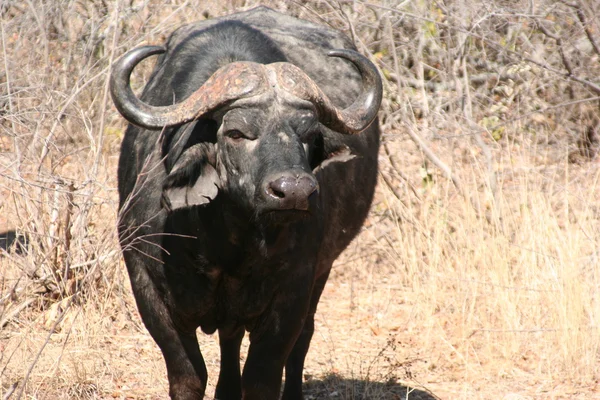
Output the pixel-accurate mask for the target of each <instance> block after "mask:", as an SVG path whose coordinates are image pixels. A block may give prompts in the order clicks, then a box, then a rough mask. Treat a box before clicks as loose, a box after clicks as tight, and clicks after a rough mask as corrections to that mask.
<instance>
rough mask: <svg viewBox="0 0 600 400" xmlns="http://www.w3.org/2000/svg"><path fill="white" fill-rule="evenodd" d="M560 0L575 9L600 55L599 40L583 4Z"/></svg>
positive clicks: (586, 33)
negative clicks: (590, 24) (597, 40)
mask: <svg viewBox="0 0 600 400" xmlns="http://www.w3.org/2000/svg"><path fill="white" fill-rule="evenodd" d="M560 2H561V3H563V4H564V5H567V6H569V7H571V8H574V9H575V13H576V14H577V19H579V22H581V26H582V27H583V30H584V32H585V35H586V36H587V38H588V40H589V41H590V43H591V45H592V47H593V48H594V51H595V52H596V54H598V55H599V56H600V46H599V45H598V42H596V38H594V35H593V33H592V30H591V29H590V27H589V22H588V21H587V17H586V16H585V13H584V12H583V10H582V8H581V5H580V4H577V3H569V2H567V1H564V0H560Z"/></svg>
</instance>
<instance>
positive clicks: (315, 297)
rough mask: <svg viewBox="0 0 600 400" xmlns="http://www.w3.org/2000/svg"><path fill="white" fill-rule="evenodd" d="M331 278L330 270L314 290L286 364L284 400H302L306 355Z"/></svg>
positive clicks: (319, 280) (320, 278)
mask: <svg viewBox="0 0 600 400" xmlns="http://www.w3.org/2000/svg"><path fill="white" fill-rule="evenodd" d="M328 277H329V270H328V271H327V273H325V274H323V275H322V276H321V277H319V279H318V280H317V282H316V283H315V286H314V288H313V292H312V294H311V299H310V307H309V309H308V315H307V316H306V320H305V321H304V326H303V327H302V332H301V333H300V336H299V337H298V340H296V344H294V348H293V349H292V352H291V353H290V356H289V357H288V359H287V362H286V364H285V387H284V389H283V397H282V400H302V398H303V396H302V371H303V370H304V360H305V359H306V353H307V352H308V348H309V347H310V341H311V339H312V336H313V333H314V331H315V312H316V311H317V304H318V303H319V299H320V298H321V293H323V289H324V288H325V283H327V278H328Z"/></svg>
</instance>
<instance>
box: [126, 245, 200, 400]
mask: <svg viewBox="0 0 600 400" xmlns="http://www.w3.org/2000/svg"><path fill="white" fill-rule="evenodd" d="M124 256H125V261H126V264H127V267H128V270H129V275H130V279H131V286H132V288H133V294H134V296H135V300H136V303H137V306H138V310H139V312H140V314H141V316H142V320H143V322H144V325H146V329H148V332H150V335H151V336H152V338H153V339H154V341H155V342H156V344H157V345H158V347H160V350H161V351H162V354H163V357H164V359H165V363H166V366H167V375H168V378H169V395H170V396H171V398H172V399H173V400H201V399H203V398H204V392H205V389H206V381H207V371H206V365H205V364H204V359H203V358H202V354H201V353H200V348H199V346H198V340H197V339H196V333H195V331H191V332H182V331H181V330H178V329H177V328H176V326H175V324H174V323H173V318H172V315H171V313H170V311H169V308H168V307H167V306H166V304H165V303H164V295H162V293H160V292H159V291H158V289H157V287H156V285H155V284H154V282H153V281H152V279H151V278H150V276H149V275H148V271H147V268H150V267H148V266H147V264H149V263H152V261H148V260H147V259H140V256H138V254H134V252H133V251H127V252H124ZM151 267H152V268H160V266H158V265H152V266H151Z"/></svg>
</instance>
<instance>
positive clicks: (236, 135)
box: [225, 129, 248, 142]
mask: <svg viewBox="0 0 600 400" xmlns="http://www.w3.org/2000/svg"><path fill="white" fill-rule="evenodd" d="M225 136H226V137H228V138H229V139H231V140H232V141H234V142H240V141H241V140H242V139H248V137H246V135H244V134H243V133H242V132H241V131H238V130H237V129H231V130H229V131H227V132H225Z"/></svg>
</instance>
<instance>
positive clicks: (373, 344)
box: [0, 0, 600, 400]
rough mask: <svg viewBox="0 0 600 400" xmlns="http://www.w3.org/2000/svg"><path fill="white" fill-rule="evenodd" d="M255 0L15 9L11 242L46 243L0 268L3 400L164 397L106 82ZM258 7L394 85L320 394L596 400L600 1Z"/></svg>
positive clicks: (206, 349) (320, 371)
mask: <svg viewBox="0 0 600 400" xmlns="http://www.w3.org/2000/svg"><path fill="white" fill-rule="evenodd" d="M257 4H258V1H254V0H247V1H243V0H228V1H223V2H221V1H216V0H211V1H196V0H171V1H154V0H128V1H123V0H113V1H106V0H92V1H80V0H65V1H60V2H55V1H42V0H27V1H13V0H6V1H3V2H1V3H0V18H1V19H0V28H1V29H0V42H1V44H2V46H1V48H2V52H1V53H0V84H1V86H0V88H1V89H0V231H4V230H8V229H17V230H18V231H19V232H21V233H24V234H26V235H27V237H28V238H29V245H28V246H29V249H28V251H27V252H26V253H25V254H16V253H3V254H1V255H0V271H1V272H0V352H1V354H0V396H2V399H3V400H6V399H9V398H11V399H17V398H34V399H55V398H65V399H66V398H75V399H79V398H81V399H90V398H152V399H154V398H165V397H166V392H167V390H166V376H165V369H164V365H163V361H162V357H161V355H160V352H159V351H158V349H157V348H156V347H155V345H154V343H153V342H152V340H151V339H150V337H149V336H148V334H147V333H146V331H145V329H144V328H143V326H142V325H141V321H140V319H139V316H138V315H137V311H136V308H135V304H134V302H133V299H132V296H131V294H130V288H129V286H128V285H129V283H128V279H127V277H126V273H125V270H124V266H123V264H122V261H121V259H120V255H119V246H118V242H117V239H116V235H115V220H116V208H117V206H116V203H117V199H116V190H115V187H116V179H115V176H116V166H115V164H116V159H117V157H118V148H119V144H120V140H121V138H122V135H123V131H124V128H125V123H124V122H123V120H122V119H121V118H120V117H119V115H118V113H117V112H116V111H115V110H114V108H113V106H112V104H111V102H110V101H109V97H108V94H107V82H108V74H109V71H110V68H109V67H110V65H111V62H112V61H113V60H114V59H116V57H118V56H119V55H121V54H122V53H123V52H125V51H126V50H128V49H130V48H132V47H134V46H137V45H140V44H143V43H148V44H156V43H162V42H163V41H164V39H165V38H166V37H167V36H168V34H169V33H170V32H172V30H173V29H174V28H175V27H177V26H179V25H180V24H182V23H185V22H191V21H193V20H197V19H202V18H208V17H211V16H216V15H222V14H225V13H229V12H232V11H233V10H241V9H245V8H249V7H252V6H255V5H257ZM263 4H265V5H269V6H271V7H273V8H275V9H278V10H281V11H286V12H289V13H291V14H294V15H298V16H300V17H302V18H306V19H309V20H312V21H315V22H319V23H323V24H329V25H332V26H334V27H337V28H339V29H342V30H343V31H345V32H347V33H348V35H350V36H352V37H353V38H354V40H355V42H356V44H357V47H358V48H359V50H360V51H361V52H362V53H363V54H366V55H368V56H369V57H371V59H372V60H374V61H375V62H376V63H377V65H378V66H379V68H380V69H381V72H382V75H383V76H384V78H385V82H384V84H385V90H386V94H385V98H384V104H383V107H382V111H381V114H380V119H381V121H382V125H383V131H384V146H383V148H382V152H381V157H380V160H381V180H380V185H379V191H378V195H377V199H376V203H375V204H374V206H373V210H372V213H371V216H370V218H369V221H368V223H367V225H366V226H365V228H364V231H363V233H362V234H361V236H360V237H359V238H358V239H357V240H356V241H355V242H354V243H353V245H352V246H351V247H350V248H349V249H348V251H347V252H346V253H345V254H344V256H343V259H341V260H339V262H338V263H337V264H336V266H335V267H334V272H333V276H332V278H331V279H330V282H329V283H328V287H327V288H326V290H325V293H324V295H323V298H322V302H321V305H320V308H319V313H318V316H317V330H316V333H315V338H314V339H313V345H312V347H311V350H310V353H309V356H308V364H307V368H306V371H305V376H306V380H307V382H306V396H307V398H309V399H310V398H312V399H323V398H339V399H397V398H398V399H399V398H408V399H434V398H442V399H450V398H462V399H591V398H600V388H599V387H598V384H599V383H598V377H599V376H600V363H599V351H600V334H599V332H598V323H599V322H598V321H600V299H599V298H598V296H599V293H600V290H599V287H600V274H599V272H598V265H599V260H600V250H599V249H600V195H599V194H600V181H599V179H600V155H599V154H598V152H599V150H600V109H599V104H600V81H599V80H598V77H600V47H599V44H600V3H598V2H597V1H593V0H570V1H567V0H561V1H553V0H542V1H540V2H529V1H520V0H514V1H492V2H480V1H476V0H459V1H439V2H438V1H403V0H373V1H360V0H357V1H346V0H322V1H291V0H290V1H283V0H279V1H278V0H272V1H265V2H263ZM147 64H148V65H147V66H146V70H145V71H141V72H138V73H137V74H136V76H135V77H134V82H135V84H137V85H138V88H139V87H142V85H143V82H144V79H145V78H146V76H145V74H147V73H148V71H149V70H150V65H149V64H151V63H147ZM0 252H2V250H0ZM199 340H200V341H201V345H202V348H203V353H204V354H205V356H206V360H207V365H208V368H209V374H210V376H211V378H212V379H214V378H215V376H216V371H217V368H218V346H217V344H216V340H217V339H216V338H214V337H210V336H205V335H203V334H199ZM212 384H214V382H213V381H211V382H209V385H212ZM429 393H430V394H429Z"/></svg>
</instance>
